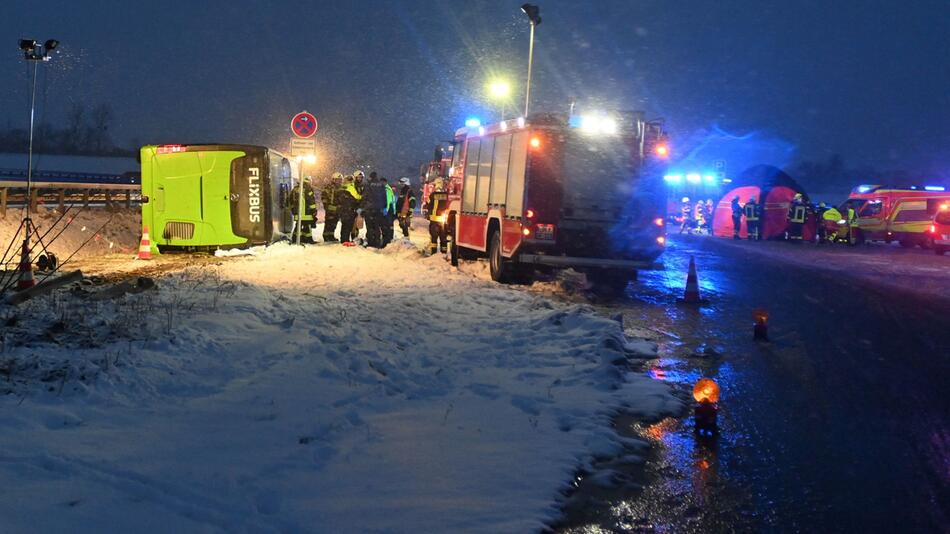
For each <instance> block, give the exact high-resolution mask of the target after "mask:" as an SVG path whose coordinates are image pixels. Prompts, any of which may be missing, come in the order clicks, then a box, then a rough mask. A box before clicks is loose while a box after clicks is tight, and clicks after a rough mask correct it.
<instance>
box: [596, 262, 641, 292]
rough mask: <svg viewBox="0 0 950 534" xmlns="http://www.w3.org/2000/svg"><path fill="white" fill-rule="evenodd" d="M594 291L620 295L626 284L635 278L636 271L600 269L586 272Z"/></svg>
mask: <svg viewBox="0 0 950 534" xmlns="http://www.w3.org/2000/svg"><path fill="white" fill-rule="evenodd" d="M587 278H588V280H589V281H590V282H591V284H592V285H593V289H594V291H595V292H597V293H600V294H602V295H610V296H622V295H623V291H624V290H625V289H626V288H627V285H628V284H629V283H630V282H632V281H634V280H636V279H637V273H636V271H632V272H628V271H617V270H612V269H601V270H597V271H591V272H588V273H587Z"/></svg>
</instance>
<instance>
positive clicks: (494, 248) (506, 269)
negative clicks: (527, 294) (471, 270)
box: [488, 232, 511, 284]
mask: <svg viewBox="0 0 950 534" xmlns="http://www.w3.org/2000/svg"><path fill="white" fill-rule="evenodd" d="M488 265H489V270H490V271H491V279H492V280H494V281H496V282H499V283H502V284H506V283H508V281H509V279H510V278H511V276H510V275H511V265H510V264H509V263H508V260H506V259H505V258H504V256H502V255H501V234H500V233H498V232H495V233H493V234H492V235H491V241H490V244H489V246H488Z"/></svg>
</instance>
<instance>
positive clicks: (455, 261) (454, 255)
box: [449, 233, 459, 267]
mask: <svg viewBox="0 0 950 534" xmlns="http://www.w3.org/2000/svg"><path fill="white" fill-rule="evenodd" d="M449 263H451V264H452V267H458V266H459V246H458V243H456V242H455V235H454V233H452V234H449Z"/></svg>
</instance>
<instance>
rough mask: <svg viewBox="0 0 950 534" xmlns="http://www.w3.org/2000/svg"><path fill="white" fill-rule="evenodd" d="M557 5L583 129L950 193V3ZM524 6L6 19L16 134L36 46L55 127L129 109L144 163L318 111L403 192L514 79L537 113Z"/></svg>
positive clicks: (77, 10) (22, 7) (555, 24)
mask: <svg viewBox="0 0 950 534" xmlns="http://www.w3.org/2000/svg"><path fill="white" fill-rule="evenodd" d="M537 3H539V4H540V5H541V9H542V13H541V14H542V17H543V23H542V24H541V26H539V29H538V39H537V47H536V58H537V64H536V65H537V66H536V71H535V79H534V83H533V93H534V96H535V98H533V105H532V109H533V110H566V109H567V106H568V102H569V101H570V97H576V98H577V102H578V107H579V109H595V108H601V107H604V108H610V109H645V110H647V112H648V115H650V116H662V117H664V118H665V119H666V120H667V124H668V127H669V130H670V131H671V134H672V137H673V143H674V146H675V149H676V152H675V154H676V156H678V157H680V158H682V157H684V156H685V155H687V154H689V153H690V151H691V150H693V149H694V148H696V147H697V146H698V145H702V144H703V142H704V141H706V142H708V141H709V140H710V135H712V137H726V138H730V135H727V134H726V133H728V134H731V135H736V136H742V137H743V138H744V139H745V140H746V141H736V143H738V144H743V143H745V142H748V143H749V144H750V145H751V144H753V141H754V144H755V147H756V148H755V150H758V152H756V153H755V154H754V155H752V156H750V157H752V158H753V159H768V160H772V161H771V162H772V163H777V164H784V163H792V162H794V161H796V160H801V159H821V160H824V159H826V158H828V156H829V155H831V154H832V153H840V154H842V155H843V156H844V158H845V161H846V163H848V164H849V165H855V166H857V165H873V166H876V167H878V168H883V169H893V168H903V169H908V170H911V171H914V172H920V173H931V174H933V175H936V174H940V175H942V176H944V177H946V176H947V175H948V174H950V61H948V57H950V56H948V54H950V4H948V3H947V1H946V0H916V1H913V2H897V1H894V0H890V1H881V0H861V1H859V0H835V1H832V2H829V1H827V0H824V1H815V0H802V1H797V2H788V1H784V0H783V1H774V0H759V1H735V0H723V1H720V2H706V1H684V2H663V1H652V0H651V1H629V0H628V1H597V2H583V1H551V0H539V1H538V2H537ZM520 4H521V1H511V2H507V1H506V2H499V1H493V2H490V1H436V0H393V1H385V2H384V1H369V0H364V1H352V2H330V1H327V2H263V1H251V0H243V1H241V0H228V1H215V2H177V1H165V2H149V3H144V2H143V3H139V2H135V1H125V2H108V1H102V2H91V1H87V2H79V1H44V2H38V3H35V4H33V5H35V6H36V7H35V8H33V9H28V8H27V7H26V4H24V3H22V2H18V3H14V2H4V3H3V5H2V7H0V36H3V39H2V40H0V42H3V43H7V44H8V45H9V48H8V49H7V51H6V52H4V53H2V54H0V85H2V86H3V87H4V90H3V92H2V93H0V120H2V121H4V122H3V123H2V125H4V126H5V125H10V126H26V124H27V120H28V107H27V104H28V92H27V87H28V84H27V80H28V78H27V72H28V71H27V67H26V64H25V62H24V61H22V59H21V58H20V55H19V52H18V51H17V49H16V46H15V43H16V39H18V38H21V37H33V38H36V39H39V40H44V39H47V38H49V37H55V38H57V39H59V40H60V41H62V43H63V44H62V47H61V53H60V54H59V55H58V56H57V57H56V58H55V59H54V61H53V63H51V64H49V65H47V66H46V67H48V68H47V69H46V72H45V73H44V74H41V77H40V80H41V81H45V82H46V83H45V84H44V86H43V87H41V92H40V102H41V103H42V102H43V101H44V100H45V103H46V106H45V110H44V109H41V110H40V111H39V113H40V116H41V117H43V118H45V119H46V120H48V121H51V122H55V121H59V120H62V119H63V117H64V111H65V110H66V109H67V107H68V106H69V104H70V103H71V102H75V101H79V102H84V103H86V104H87V105H89V106H90V107H91V106H92V105H94V104H95V103H98V102H109V103H110V104H111V105H112V107H113V109H114V112H115V115H116V121H115V126H114V128H113V132H112V134H113V137H114V138H115V140H116V141H117V142H118V143H120V144H123V145H130V144H131V143H132V142H141V143H151V142H194V141H230V142H252V143H261V144H267V145H270V146H275V147H283V146H285V145H286V143H287V140H288V126H287V125H288V121H289V118H290V116H291V115H292V114H293V112H295V111H297V110H299V109H302V108H306V109H308V110H310V111H313V112H315V113H316V114H317V116H318V118H319V119H321V132H320V133H319V134H318V136H319V138H320V144H321V146H323V148H324V150H325V151H332V152H333V153H334V154H338V155H340V156H342V157H346V158H348V160H349V161H352V158H354V157H362V158H366V159H368V160H369V163H372V164H374V165H376V166H378V167H380V168H381V169H382V170H383V171H384V172H386V173H387V174H395V173H402V172H403V170H404V169H405V168H406V167H407V166H410V165H413V166H414V165H417V164H418V163H419V162H421V161H422V160H424V159H425V158H427V157H428V156H429V155H430V154H431V148H432V146H433V144H434V142H436V141H438V140H440V139H448V138H449V137H450V136H451V133H452V132H453V131H454V129H455V128H456V127H458V126H460V125H461V124H462V122H463V121H464V118H465V117H466V116H467V115H480V116H482V117H484V118H490V116H491V114H492V113H494V112H495V111H496V110H497V107H496V106H494V105H493V104H490V103H489V102H487V101H486V97H485V84H486V83H487V81H488V79H489V78H491V77H492V76H493V75H494V74H495V73H497V74H499V75H502V76H505V77H508V78H510V79H511V80H512V81H513V82H514V85H515V89H516V95H518V96H517V97H516V98H514V99H513V100H514V101H515V102H517V103H513V104H512V106H521V105H523V96H520V95H521V94H522V93H521V91H523V79H524V72H525V70H526V69H525V65H526V64H527V42H528V24H527V22H526V20H525V18H524V16H523V15H522V13H521V12H520V10H519V8H518V6H519V5H520ZM44 87H45V90H44ZM44 93H45V95H44ZM44 96H45V98H44ZM509 109H511V107H509ZM711 132H718V133H715V134H711ZM750 133H754V135H752V136H749V135H748V134H750ZM707 134H710V135H707ZM711 146H716V143H712V145H711ZM716 156H717V154H715V150H713V151H712V153H709V152H704V153H702V154H700V155H699V156H698V157H700V158H712V157H716ZM737 159H738V158H737ZM731 161H732V160H730V162H731ZM750 163H751V162H750ZM730 164H732V163H730Z"/></svg>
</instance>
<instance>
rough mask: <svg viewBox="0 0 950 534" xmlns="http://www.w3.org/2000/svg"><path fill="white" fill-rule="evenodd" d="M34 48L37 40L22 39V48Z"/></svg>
mask: <svg viewBox="0 0 950 534" xmlns="http://www.w3.org/2000/svg"><path fill="white" fill-rule="evenodd" d="M34 48H36V41H34V40H33V39H20V50H22V51H24V52H32V51H33V49H34Z"/></svg>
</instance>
